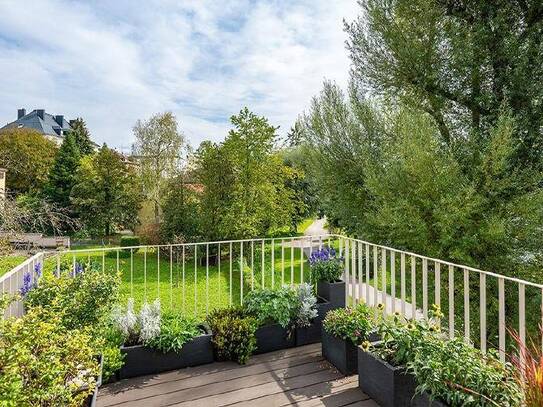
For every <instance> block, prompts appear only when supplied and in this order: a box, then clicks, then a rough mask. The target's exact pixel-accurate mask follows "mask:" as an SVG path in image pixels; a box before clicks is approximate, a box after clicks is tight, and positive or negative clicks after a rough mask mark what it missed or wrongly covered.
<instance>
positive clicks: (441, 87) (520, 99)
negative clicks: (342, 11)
mask: <svg viewBox="0 0 543 407" xmlns="http://www.w3.org/2000/svg"><path fill="white" fill-rule="evenodd" d="M360 5H361V9H362V15H361V16H360V17H359V18H358V19H357V20H356V21H354V22H353V23H352V24H347V25H346V30H347V32H348V34H349V41H348V49H349V51H350V54H351V59H352V61H353V65H352V66H353V68H352V72H353V76H354V79H355V80H356V81H357V82H358V84H359V86H361V87H363V88H364V89H365V90H368V91H370V92H371V93H372V94H374V95H377V94H378V95H383V96H386V97H392V98H395V99H396V100H398V99H400V100H402V101H403V102H404V103H407V104H409V105H411V106H415V107H417V108H421V109H423V110H424V111H426V112H428V113H429V114H430V115H431V116H432V117H433V119H434V121H435V123H436V125H437V126H438V129H439V134H440V136H441V141H442V142H443V143H446V144H447V145H448V146H449V147H451V148H452V150H453V151H454V152H455V154H456V155H457V156H459V157H461V158H463V160H464V166H465V167H470V166H471V164H473V160H476V159H477V158H478V157H480V153H481V151H482V150H484V149H485V148H486V142H488V140H489V138H488V131H489V130H490V129H491V128H493V127H494V126H496V124H497V121H498V120H499V117H500V111H501V109H502V108H505V109H506V110H507V111H510V112H511V114H512V115H513V118H514V120H515V122H516V123H517V131H516V132H515V134H514V139H515V140H516V144H517V148H516V152H515V155H514V159H515V160H516V162H517V163H519V164H520V165H522V164H527V165H535V166H537V167H539V168H542V167H543V137H541V128H542V127H543V103H541V100H542V99H543V49H542V48H541V37H542V35H543V3H542V2H541V1H538V0H528V1H516V0H514V1H511V0H498V1H492V2H488V1H479V2H478V1H469V0H439V1H434V0H393V1H389V0H364V1H360ZM475 147H477V148H475Z"/></svg>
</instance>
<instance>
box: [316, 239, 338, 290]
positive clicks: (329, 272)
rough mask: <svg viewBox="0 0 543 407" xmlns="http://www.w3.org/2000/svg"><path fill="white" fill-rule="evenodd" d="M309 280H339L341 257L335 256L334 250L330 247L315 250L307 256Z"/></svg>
mask: <svg viewBox="0 0 543 407" xmlns="http://www.w3.org/2000/svg"><path fill="white" fill-rule="evenodd" d="M309 265H310V267H311V282H312V283H318V282H319V281H326V282H329V283H333V282H334V281H338V280H341V277H342V275H343V259H342V258H341V257H336V251H335V250H334V249H332V248H330V247H324V248H323V249H321V250H316V251H314V252H313V253H311V256H310V257H309Z"/></svg>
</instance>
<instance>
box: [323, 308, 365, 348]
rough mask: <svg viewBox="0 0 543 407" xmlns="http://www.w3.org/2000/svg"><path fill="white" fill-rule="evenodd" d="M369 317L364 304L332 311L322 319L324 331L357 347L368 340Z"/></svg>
mask: <svg viewBox="0 0 543 407" xmlns="http://www.w3.org/2000/svg"><path fill="white" fill-rule="evenodd" d="M370 315H371V311H370V309H369V308H368V307H367V306H366V305H364V304H358V305H357V306H356V307H355V308H351V307H349V308H339V309H336V310H332V311H329V312H328V313H327V314H326V317H325V318H324V322H323V326H324V330H325V331H326V332H327V333H329V334H330V335H333V336H335V337H337V338H341V339H348V340H350V341H351V342H352V343H353V344H355V345H359V344H361V343H362V342H363V341H365V340H366V339H367V338H368V335H369V332H370V330H371V328H372V324H371V317H370Z"/></svg>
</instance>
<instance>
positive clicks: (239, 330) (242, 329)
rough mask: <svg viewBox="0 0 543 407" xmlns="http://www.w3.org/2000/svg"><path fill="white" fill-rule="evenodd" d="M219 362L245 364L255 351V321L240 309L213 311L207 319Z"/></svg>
mask: <svg viewBox="0 0 543 407" xmlns="http://www.w3.org/2000/svg"><path fill="white" fill-rule="evenodd" d="M207 323H208V324H209V326H210V327H211V331H212V332H213V339H212V342H213V347H214V348H215V352H216V353H217V357H218V359H219V360H232V361H235V362H238V363H240V364H245V363H247V361H248V360H249V357H250V356H251V354H252V353H253V351H254V350H255V349H256V337H255V332H256V328H257V321H256V320H255V319H254V318H252V317H250V316H247V313H246V311H245V310H243V309H241V308H226V309H220V310H215V311H213V312H212V313H211V314H209V316H208V317H207Z"/></svg>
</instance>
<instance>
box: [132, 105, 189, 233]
mask: <svg viewBox="0 0 543 407" xmlns="http://www.w3.org/2000/svg"><path fill="white" fill-rule="evenodd" d="M134 136H135V138H136V142H135V143H134V145H133V155H135V156H136V157H138V161H139V170H140V175H141V179H142V182H143V189H144V192H145V194H146V197H147V199H149V200H151V202H153V205H154V213H155V223H157V224H158V223H160V220H161V210H162V204H163V200H164V198H165V196H166V192H165V191H166V187H167V182H168V179H169V178H171V177H173V176H175V175H177V173H178V171H179V169H180V163H181V158H182V153H183V151H182V150H183V144H184V142H185V140H184V136H183V134H182V133H181V132H180V131H179V130H178V128H177V121H176V119H175V116H174V115H173V114H172V113H171V112H165V113H157V114H155V115H153V116H151V118H150V119H149V120H147V121H140V120H138V121H137V123H136V125H135V126H134Z"/></svg>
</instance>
